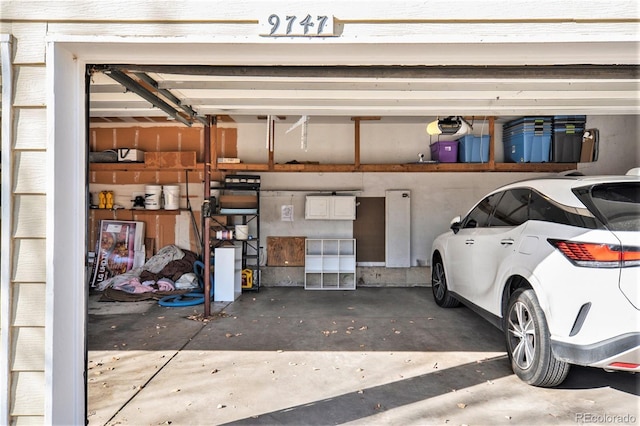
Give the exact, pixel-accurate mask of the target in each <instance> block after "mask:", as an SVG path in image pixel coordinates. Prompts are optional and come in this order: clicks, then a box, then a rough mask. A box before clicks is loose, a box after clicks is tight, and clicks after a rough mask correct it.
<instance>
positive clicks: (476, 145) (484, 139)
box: [458, 135, 489, 163]
mask: <svg viewBox="0 0 640 426" xmlns="http://www.w3.org/2000/svg"><path fill="white" fill-rule="evenodd" d="M458 142H459V145H458V160H459V161H460V162H461V163H486V162H488V161H489V135H483V136H474V135H465V136H463V137H462V138H460V139H458Z"/></svg>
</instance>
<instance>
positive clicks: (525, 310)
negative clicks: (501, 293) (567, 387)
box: [505, 289, 570, 387]
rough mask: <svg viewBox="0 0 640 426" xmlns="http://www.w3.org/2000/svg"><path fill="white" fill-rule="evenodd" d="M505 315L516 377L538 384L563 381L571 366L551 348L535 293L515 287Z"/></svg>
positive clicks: (506, 334)
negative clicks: (556, 355) (560, 358)
mask: <svg viewBox="0 0 640 426" xmlns="http://www.w3.org/2000/svg"><path fill="white" fill-rule="evenodd" d="M505 318H506V320H505V321H506V322H505V337H506V341H507V353H508V355H509V360H510V361H511V367H512V369H513V372H514V373H515V374H516V376H518V377H519V378H520V379H521V380H522V381H523V382H525V383H527V384H530V385H533V386H539V387H554V386H558V385H559V384H560V383H562V382H563V381H564V379H565V378H566V377H567V374H568V373H569V367H570V365H569V364H568V363H566V362H564V361H560V360H558V359H557V358H556V357H555V356H554V355H553V352H552V351H551V340H550V338H549V328H548V326H547V321H546V319H545V315H544V312H543V311H542V308H541V307H540V303H539V302H538V298H537V297H536V294H535V292H534V291H533V290H532V289H519V290H516V291H515V292H514V293H513V295H512V296H511V298H510V299H509V305H508V306H507V313H506V316H505Z"/></svg>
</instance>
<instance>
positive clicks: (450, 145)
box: [431, 141, 458, 163]
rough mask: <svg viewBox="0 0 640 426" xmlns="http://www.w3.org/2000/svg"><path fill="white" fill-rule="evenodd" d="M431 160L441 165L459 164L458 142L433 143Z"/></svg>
mask: <svg viewBox="0 0 640 426" xmlns="http://www.w3.org/2000/svg"><path fill="white" fill-rule="evenodd" d="M431 159H432V160H434V161H439V162H441V163H456V162H458V141H439V142H435V143H432V144H431Z"/></svg>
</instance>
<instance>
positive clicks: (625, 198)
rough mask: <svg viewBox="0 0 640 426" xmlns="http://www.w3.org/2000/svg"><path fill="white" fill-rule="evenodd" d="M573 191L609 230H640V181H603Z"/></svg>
mask: <svg viewBox="0 0 640 426" xmlns="http://www.w3.org/2000/svg"><path fill="white" fill-rule="evenodd" d="M574 192H575V194H576V196H577V197H578V198H580V199H581V200H582V201H583V202H584V204H585V205H586V206H587V208H588V209H589V210H590V211H591V212H592V213H593V214H594V215H596V216H598V217H599V218H600V220H602V221H603V222H604V224H605V226H606V227H607V228H609V229H610V230H612V231H638V230H640V182H616V183H604V184H599V185H594V186H592V187H590V188H581V189H577V190H575V191H574Z"/></svg>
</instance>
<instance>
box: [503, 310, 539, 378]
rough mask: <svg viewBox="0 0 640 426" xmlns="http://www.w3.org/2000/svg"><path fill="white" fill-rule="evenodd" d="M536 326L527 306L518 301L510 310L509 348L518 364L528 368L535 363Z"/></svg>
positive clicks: (524, 368) (522, 367)
mask: <svg viewBox="0 0 640 426" xmlns="http://www.w3.org/2000/svg"><path fill="white" fill-rule="evenodd" d="M535 333H536V327H535V323H534V322H533V317H532V316H531V313H530V312H529V309H528V308H527V306H526V305H525V304H524V303H522V302H516V303H515V304H514V305H513V307H512V308H511V311H510V312H509V348H510V349H511V355H512V358H513V361H514V362H515V363H516V365H517V366H518V367H519V368H521V369H523V370H526V369H528V368H529V367H531V365H532V364H533V361H534V358H535V348H536V338H535V337H536V336H535Z"/></svg>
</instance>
